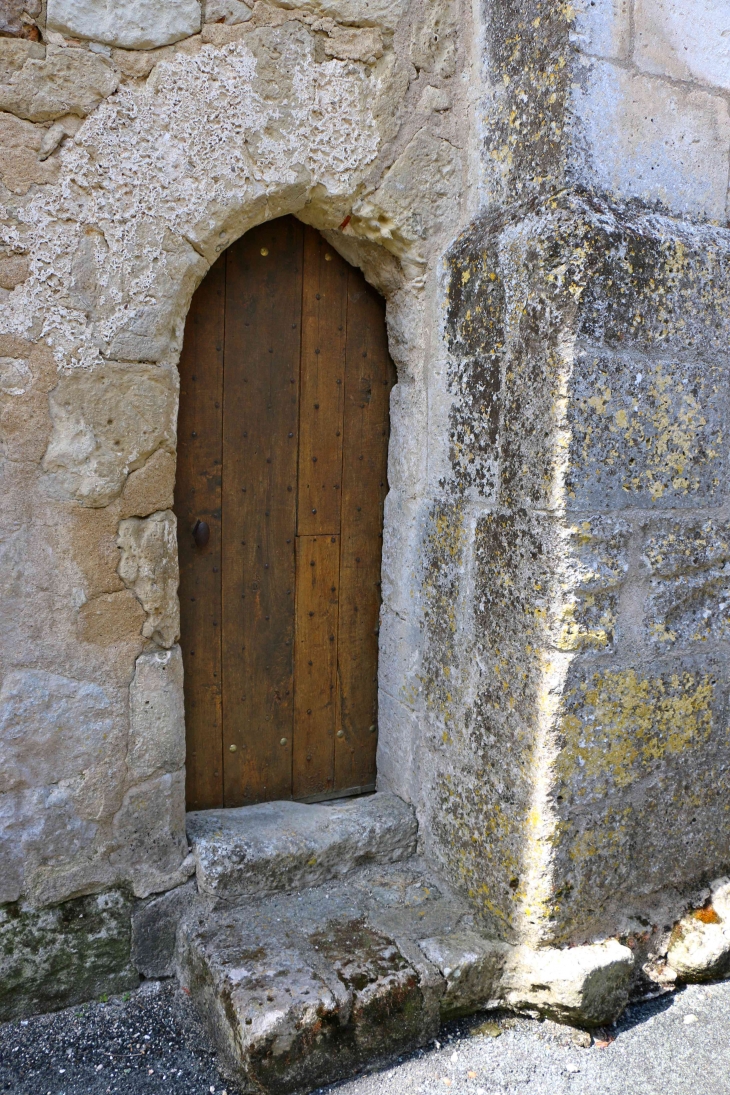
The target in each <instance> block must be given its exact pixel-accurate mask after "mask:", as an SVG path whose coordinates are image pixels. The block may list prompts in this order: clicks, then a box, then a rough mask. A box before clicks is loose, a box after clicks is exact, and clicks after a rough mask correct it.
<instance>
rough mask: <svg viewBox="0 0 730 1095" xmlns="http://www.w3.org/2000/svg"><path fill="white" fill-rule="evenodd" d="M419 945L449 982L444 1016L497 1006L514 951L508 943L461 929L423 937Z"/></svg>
mask: <svg viewBox="0 0 730 1095" xmlns="http://www.w3.org/2000/svg"><path fill="white" fill-rule="evenodd" d="M419 945H420V947H421V950H422V951H423V953H424V954H425V955H426V958H428V960H429V962H432V963H433V965H434V966H436V968H437V969H438V970H439V971H440V973H441V976H442V977H443V979H444V981H445V982H446V989H445V991H444V993H443V995H442V997H441V1017H442V1019H449V1018H452V1017H454V1016H457V1015H468V1014H470V1013H472V1012H474V1011H479V1009H480V1008H486V1007H494V1006H495V1005H496V1004H497V1003H498V1002H499V1001H500V997H501V988H502V984H501V983H502V974H503V972H504V968H505V964H506V962H507V960H508V958H509V955H510V954H511V951H512V948H511V947H509V946H508V945H507V944H506V943H500V942H499V941H498V940H495V939H488V938H486V937H485V936H484V935H480V934H478V933H477V932H474V931H469V930H467V929H459V930H457V931H455V932H453V933H452V934H451V935H446V936H442V937H440V938H433V939H423V940H421V942H420V944H419Z"/></svg>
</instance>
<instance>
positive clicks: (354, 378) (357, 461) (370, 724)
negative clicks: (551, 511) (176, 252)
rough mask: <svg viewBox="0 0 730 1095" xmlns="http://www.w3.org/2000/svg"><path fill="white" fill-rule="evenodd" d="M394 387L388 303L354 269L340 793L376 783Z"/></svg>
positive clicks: (337, 777)
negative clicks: (383, 563)
mask: <svg viewBox="0 0 730 1095" xmlns="http://www.w3.org/2000/svg"><path fill="white" fill-rule="evenodd" d="M394 382H395V369H394V367H393V363H392V361H391V359H390V355H389V353H388V343H387V333H386V328H385V305H384V302H383V300H382V299H381V297H380V296H379V295H378V294H377V293H376V292H375V290H374V289H372V288H371V287H370V286H369V285H367V283H366V282H365V279H364V278H363V276H362V274H360V272H359V271H357V270H350V272H349V277H348V305H347V365H346V377H345V423H344V461H343V469H342V533H341V548H340V606H339V638H338V649H339V652H340V653H339V662H338V675H339V692H340V699H339V712H338V714H339V723H338V733H337V737H336V739H335V741H336V746H335V787H336V788H337V789H338V790H345V789H349V788H353V787H367V786H370V785H372V784H373V783H374V782H375V753H376V746H377V701H378V691H377V687H378V685H377V675H378V619H379V613H380V569H381V559H382V543H383V535H382V534H383V502H384V500H385V495H386V492H387V478H386V476H387V460H388V430H389V425H388V423H389V416H388V408H389V403H390V391H391V388H392V386H393V384H394Z"/></svg>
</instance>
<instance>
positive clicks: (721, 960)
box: [667, 878, 730, 981]
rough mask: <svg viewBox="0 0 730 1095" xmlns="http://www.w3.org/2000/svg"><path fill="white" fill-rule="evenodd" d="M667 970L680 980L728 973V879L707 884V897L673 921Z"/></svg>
mask: <svg viewBox="0 0 730 1095" xmlns="http://www.w3.org/2000/svg"><path fill="white" fill-rule="evenodd" d="M667 964H668V967H669V969H668V972H669V973H670V974H672V975H673V976H674V978H675V979H679V980H680V981H709V980H712V979H713V978H717V977H725V976H727V974H728V972H730V882H729V881H728V880H727V878H718V879H716V880H715V881H714V882H712V883H711V884H710V900H709V901H708V902H707V903H706V904H705V905H704V906H703V907H702V908H701V909H694V910H693V911H692V912H690V913H688V914H687V915H686V916H683V917H682V919H681V920H680V921H679V922H678V923H677V924H675V926H674V929H673V931H672V934H671V936H670V937H669V946H668V949H667Z"/></svg>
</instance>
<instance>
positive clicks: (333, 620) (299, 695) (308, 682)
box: [293, 536, 340, 798]
mask: <svg viewBox="0 0 730 1095" xmlns="http://www.w3.org/2000/svg"><path fill="white" fill-rule="evenodd" d="M339 554H340V538H339V536H299V537H298V538H297V608H296V645H295V661H294V687H295V703H294V768H293V770H294V778H293V793H294V797H295V798H306V797H307V796H309V795H316V794H322V793H325V792H327V791H330V790H332V787H333V783H334V756H335V730H336V721H337V709H336V702H335V701H336V695H337V602H338V590H337V587H338V584H339V583H338V571H339Z"/></svg>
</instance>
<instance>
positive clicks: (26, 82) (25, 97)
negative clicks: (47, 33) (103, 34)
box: [0, 38, 119, 122]
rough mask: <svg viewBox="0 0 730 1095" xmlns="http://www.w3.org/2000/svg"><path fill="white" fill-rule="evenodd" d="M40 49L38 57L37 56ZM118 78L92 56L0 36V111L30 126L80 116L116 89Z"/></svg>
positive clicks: (108, 65) (103, 59) (100, 59)
mask: <svg viewBox="0 0 730 1095" xmlns="http://www.w3.org/2000/svg"><path fill="white" fill-rule="evenodd" d="M39 51H40V56H39ZM118 83H119V77H118V75H117V73H116V71H115V69H114V66H113V65H112V63H111V62H110V61H109V60H108V59H107V58H106V57H102V56H101V55H100V54H98V53H91V52H89V51H88V50H84V49H64V48H62V47H60V46H52V45H49V46H46V48H45V56H43V49H42V47H40V46H39V45H36V44H35V43H33V42H25V41H22V40H20V39H10V38H0V110H6V111H8V113H10V114H17V115H18V117H20V118H27V119H28V120H29V121H31V122H47V121H52V120H53V119H54V118H60V117H62V116H63V115H64V114H77V115H78V116H79V117H80V118H84V117H85V116H86V115H87V114H90V113H91V111H92V110H94V108H95V107H97V106H98V105H99V103H100V102H102V100H104V99H106V98H108V97H109V96H110V95H111V94H112V92H114V91H116V88H117V85H118Z"/></svg>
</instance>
